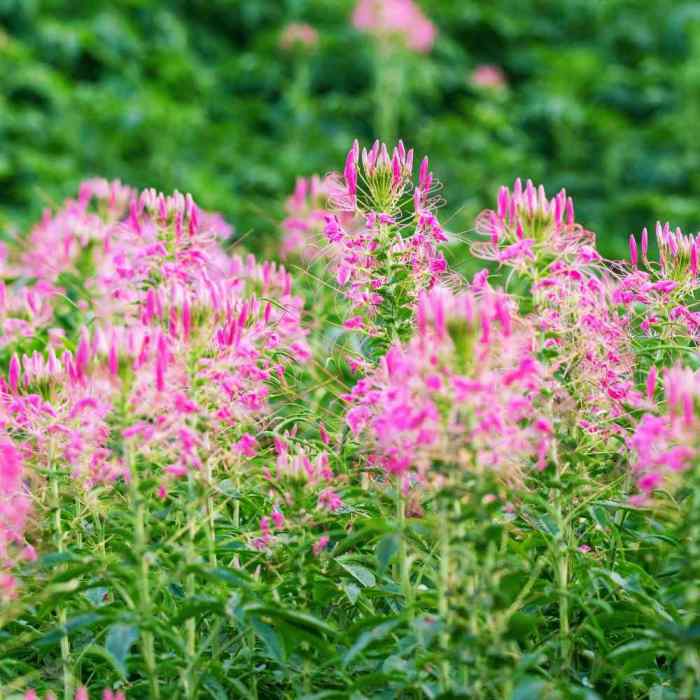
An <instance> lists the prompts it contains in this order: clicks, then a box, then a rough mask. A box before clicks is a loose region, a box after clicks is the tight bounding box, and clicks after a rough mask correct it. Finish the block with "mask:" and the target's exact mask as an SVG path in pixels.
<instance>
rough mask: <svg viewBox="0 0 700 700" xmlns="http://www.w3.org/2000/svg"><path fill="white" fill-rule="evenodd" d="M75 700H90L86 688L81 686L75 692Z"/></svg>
mask: <svg viewBox="0 0 700 700" xmlns="http://www.w3.org/2000/svg"><path fill="white" fill-rule="evenodd" d="M75 700H90V696H89V695H88V691H87V688H86V687H85V686H84V685H81V686H80V688H78V690H76V691H75Z"/></svg>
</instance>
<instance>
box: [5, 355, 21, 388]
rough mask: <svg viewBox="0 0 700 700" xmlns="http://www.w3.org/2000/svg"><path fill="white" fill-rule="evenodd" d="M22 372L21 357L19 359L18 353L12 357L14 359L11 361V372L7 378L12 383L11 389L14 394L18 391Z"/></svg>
mask: <svg viewBox="0 0 700 700" xmlns="http://www.w3.org/2000/svg"><path fill="white" fill-rule="evenodd" d="M21 371H22V368H21V366H20V363H19V357H17V353H14V355H12V359H11V360H10V371H9V376H8V378H7V379H8V381H9V383H10V388H11V389H12V391H14V392H16V391H17V387H18V386H19V376H20V373H21Z"/></svg>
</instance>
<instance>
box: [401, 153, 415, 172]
mask: <svg viewBox="0 0 700 700" xmlns="http://www.w3.org/2000/svg"><path fill="white" fill-rule="evenodd" d="M403 169H404V172H405V173H406V174H407V175H408V177H411V176H412V175H413V149H412V148H409V149H408V153H407V154H406V158H405V159H404V163H403Z"/></svg>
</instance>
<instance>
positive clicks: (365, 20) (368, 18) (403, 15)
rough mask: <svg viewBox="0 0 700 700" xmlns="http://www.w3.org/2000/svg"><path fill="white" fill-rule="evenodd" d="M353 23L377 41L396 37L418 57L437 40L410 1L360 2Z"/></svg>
mask: <svg viewBox="0 0 700 700" xmlns="http://www.w3.org/2000/svg"><path fill="white" fill-rule="evenodd" d="M352 22H353V24H354V25H355V27H357V28H358V29H360V30H362V31H365V32H368V33H370V34H374V35H375V36H377V37H378V38H380V39H383V38H385V37H387V36H396V37H399V38H401V39H402V40H403V41H404V42H405V43H406V46H408V48H409V49H412V50H413V51H418V52H419V53H428V52H429V51H430V50H431V49H432V48H433V44H434V43H435V38H436V37H437V29H436V28H435V25H434V24H433V23H432V22H431V21H430V20H429V19H428V18H427V17H426V16H425V15H424V14H423V12H422V11H421V9H420V8H419V7H418V5H416V4H415V3H414V2H413V0H359V2H358V3H357V6H356V7H355V11H354V12H353V15H352Z"/></svg>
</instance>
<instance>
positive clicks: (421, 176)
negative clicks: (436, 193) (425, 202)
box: [418, 156, 430, 192]
mask: <svg viewBox="0 0 700 700" xmlns="http://www.w3.org/2000/svg"><path fill="white" fill-rule="evenodd" d="M429 168H430V161H429V160H428V156H425V158H423V160H422V161H421V164H420V170H419V171H418V187H420V189H421V190H423V192H427V191H428V189H429V186H428V187H426V184H427V183H428V173H429Z"/></svg>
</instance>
